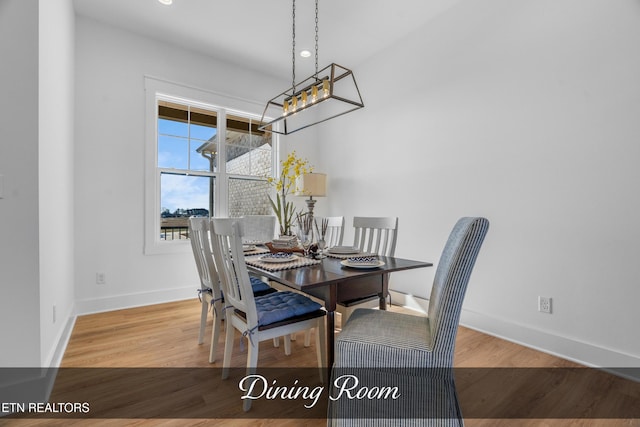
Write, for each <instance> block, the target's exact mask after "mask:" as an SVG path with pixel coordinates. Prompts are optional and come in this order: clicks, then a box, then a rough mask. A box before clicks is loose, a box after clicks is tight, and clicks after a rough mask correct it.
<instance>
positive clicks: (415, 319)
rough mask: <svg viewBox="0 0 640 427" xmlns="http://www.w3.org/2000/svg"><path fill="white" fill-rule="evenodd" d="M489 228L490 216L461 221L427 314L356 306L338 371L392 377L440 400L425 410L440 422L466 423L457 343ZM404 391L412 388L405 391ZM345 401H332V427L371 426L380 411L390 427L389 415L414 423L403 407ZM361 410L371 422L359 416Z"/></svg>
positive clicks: (339, 344)
mask: <svg viewBox="0 0 640 427" xmlns="http://www.w3.org/2000/svg"><path fill="white" fill-rule="evenodd" d="M488 229H489V221H488V220H487V219H485V218H461V219H459V220H458V221H457V223H456V224H455V226H454V227H453V230H452V231H451V234H450V235H449V238H448V240H447V243H446V245H445V247H444V249H443V252H442V255H441V257H440V262H439V264H438V267H437V270H436V273H435V277H434V281H433V286H432V288H431V296H430V298H429V306H428V312H427V317H420V316H415V315H410V314H403V313H397V312H390V311H385V310H372V309H362V308H361V309H357V310H355V311H354V312H353V314H352V316H351V317H350V319H349V321H348V322H347V323H346V324H345V325H344V326H343V327H342V332H341V333H340V335H339V336H338V338H337V340H336V345H335V363H334V366H333V369H334V371H333V373H332V375H334V376H335V375H338V374H339V373H344V372H345V371H351V372H364V373H365V374H366V375H369V376H371V377H374V378H376V381H382V380H383V379H384V378H391V379H392V381H393V382H394V383H395V384H403V385H405V386H407V385H408V386H407V387H408V389H409V390H412V392H416V393H426V394H429V395H431V396H433V397H434V398H438V400H430V398H427V399H426V400H425V403H424V404H423V406H425V408H424V411H425V412H422V413H421V414H422V415H425V414H426V415H434V414H435V417H437V418H438V420H439V421H440V422H439V423H438V425H462V415H461V412H460V408H459V406H458V404H457V396H456V393H455V384H454V382H453V375H452V367H453V356H454V350H455V340H456V334H457V331H458V322H459V320H460V312H461V310H462V303H463V300H464V296H465V293H466V290H467V285H468V283H469V278H470V276H471V272H472V270H473V267H474V265H475V262H476V259H477V257H478V253H479V251H480V247H481V246H482V243H483V241H484V238H485V236H486V234H487V231H488ZM405 374H410V375H408V376H407V375H405ZM389 375H391V377H389ZM409 377H411V378H409ZM379 384H380V382H379ZM416 384H417V385H418V386H419V387H417V388H416V387H415V385H416ZM425 385H426V390H425V387H424V386H425ZM434 390H435V391H437V393H433V391H434ZM405 394H407V395H409V394H411V393H406V390H405ZM420 396H422V397H424V396H425V394H420ZM427 397H428V396H427ZM343 403H344V405H343V404H334V402H330V417H331V419H332V424H333V425H367V426H369V425H373V424H375V423H372V421H375V420H372V419H371V418H369V417H371V416H375V414H374V412H375V411H383V413H379V414H378V415H380V416H382V417H384V418H385V419H384V421H385V422H384V423H383V425H385V426H386V425H393V424H392V423H391V421H394V420H393V419H390V418H393V417H394V416H395V415H396V414H397V415H398V417H400V418H399V419H396V420H395V422H396V424H397V425H409V424H407V420H406V419H402V418H407V417H411V415H410V414H407V413H406V412H405V413H404V414H401V413H397V412H395V411H396V410H399V408H400V406H402V405H399V406H398V405H396V406H393V405H389V406H386V407H385V405H381V406H379V407H378V408H371V407H363V406H357V405H356V406H353V405H351V404H350V403H348V402H343ZM377 403H380V401H379V400H378V401H377ZM430 405H432V406H430ZM436 405H437V407H436ZM405 409H407V408H406V407H405ZM413 409H415V408H413ZM345 411H346V412H345ZM372 411H374V412H372ZM430 411H436V412H433V413H432V412H430ZM358 414H360V415H362V416H363V418H367V419H364V420H359V419H358V416H359V415H358ZM413 414H414V415H415V412H414V413H413ZM361 421H362V422H361ZM422 421H424V420H422Z"/></svg>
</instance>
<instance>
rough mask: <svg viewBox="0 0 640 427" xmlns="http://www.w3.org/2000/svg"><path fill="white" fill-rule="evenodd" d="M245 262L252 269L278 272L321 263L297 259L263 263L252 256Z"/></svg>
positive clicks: (314, 260)
mask: <svg viewBox="0 0 640 427" xmlns="http://www.w3.org/2000/svg"><path fill="white" fill-rule="evenodd" d="M245 262H246V263H247V264H248V265H250V266H252V267H257V268H261V269H263V270H266V271H280V270H290V269H292V268H298V267H306V266H308V265H316V264H320V263H321V262H322V261H320V260H318V259H311V258H303V257H297V258H296V259H295V260H293V261H289V262H279V263H274V262H264V261H261V260H260V256H253V257H248V258H246V260H245Z"/></svg>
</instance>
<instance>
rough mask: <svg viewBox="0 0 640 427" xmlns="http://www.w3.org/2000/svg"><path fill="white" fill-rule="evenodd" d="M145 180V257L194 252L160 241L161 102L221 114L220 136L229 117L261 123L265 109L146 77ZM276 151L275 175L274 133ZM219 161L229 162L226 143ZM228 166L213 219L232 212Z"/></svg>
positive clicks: (220, 173) (219, 177)
mask: <svg viewBox="0 0 640 427" xmlns="http://www.w3.org/2000/svg"><path fill="white" fill-rule="evenodd" d="M144 87H145V176H144V188H145V196H144V253H145V255H154V254H170V253H186V252H190V251H191V244H190V242H189V241H188V240H184V239H183V240H172V241H163V240H161V239H160V233H159V230H160V170H161V168H158V163H157V159H158V105H157V103H158V100H159V99H162V100H168V101H175V102H178V103H185V104H190V105H200V106H203V107H205V108H208V109H212V110H216V112H217V113H218V127H217V129H218V130H217V134H219V135H225V133H226V116H227V114H231V115H239V116H243V117H248V118H252V119H256V120H260V118H261V111H262V107H263V106H262V105H261V104H259V103H258V102H253V101H248V100H244V99H240V98H234V97H231V96H228V95H223V94H220V93H216V92H212V91H207V90H203V89H198V88H194V87H190V86H185V85H181V84H177V83H172V82H168V81H165V80H161V79H157V78H154V77H149V76H145V78H144ZM272 143H273V146H272V147H273V148H272V156H271V157H272V165H271V170H272V173H275V172H276V166H277V165H278V152H279V150H278V146H279V138H278V135H277V134H275V133H274V137H273V142H272ZM219 150H220V153H219V158H220V159H225V158H226V147H225V144H224V143H221V144H219ZM225 167H226V165H225V162H223V161H221V162H219V165H218V170H217V171H216V172H211V173H210V175H211V176H213V177H215V179H216V185H215V191H214V192H215V194H214V199H215V201H216V203H214V212H211V213H210V214H211V215H212V216H226V215H227V212H228V206H227V204H228V200H229V197H228V196H229V195H228V194H227V193H228V179H229V178H234V177H236V176H235V175H227V174H226V170H225Z"/></svg>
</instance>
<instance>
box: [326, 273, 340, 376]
mask: <svg viewBox="0 0 640 427" xmlns="http://www.w3.org/2000/svg"><path fill="white" fill-rule="evenodd" d="M337 300H338V287H337V284H335V283H334V284H332V285H330V286H329V292H328V295H326V298H325V308H326V310H327V367H328V368H329V370H331V368H332V367H333V360H334V357H335V332H336V321H335V313H336V304H337Z"/></svg>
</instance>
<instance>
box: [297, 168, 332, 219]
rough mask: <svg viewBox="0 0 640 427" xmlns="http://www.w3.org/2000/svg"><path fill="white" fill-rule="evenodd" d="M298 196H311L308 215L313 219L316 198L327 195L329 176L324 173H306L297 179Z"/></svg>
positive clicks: (307, 201) (308, 202) (308, 200)
mask: <svg viewBox="0 0 640 427" xmlns="http://www.w3.org/2000/svg"><path fill="white" fill-rule="evenodd" d="M295 195H296V196H309V198H308V199H307V200H305V202H306V203H307V209H308V211H309V212H308V215H309V216H310V217H311V218H313V208H314V207H315V204H316V201H315V200H314V199H313V198H314V197H324V196H326V195H327V175H326V174H324V173H305V174H303V175H300V176H299V177H298V179H296V192H295Z"/></svg>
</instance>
